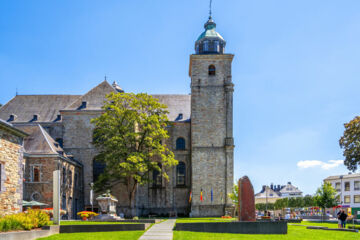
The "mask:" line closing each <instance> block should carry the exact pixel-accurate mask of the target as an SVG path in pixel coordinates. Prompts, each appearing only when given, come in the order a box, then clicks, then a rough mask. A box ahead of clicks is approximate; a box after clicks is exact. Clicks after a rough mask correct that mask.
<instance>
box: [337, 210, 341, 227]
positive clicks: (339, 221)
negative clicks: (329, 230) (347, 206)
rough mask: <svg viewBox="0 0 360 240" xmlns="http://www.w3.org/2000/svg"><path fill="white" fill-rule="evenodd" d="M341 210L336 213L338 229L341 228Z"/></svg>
mask: <svg viewBox="0 0 360 240" xmlns="http://www.w3.org/2000/svg"><path fill="white" fill-rule="evenodd" d="M341 211H342V210H341V209H340V210H339V211H338V213H337V219H338V228H341V220H340V214H341Z"/></svg>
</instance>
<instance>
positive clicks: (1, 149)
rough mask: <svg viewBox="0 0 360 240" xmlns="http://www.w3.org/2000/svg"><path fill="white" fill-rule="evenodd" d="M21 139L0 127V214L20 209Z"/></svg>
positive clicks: (21, 192) (21, 176)
mask: <svg viewBox="0 0 360 240" xmlns="http://www.w3.org/2000/svg"><path fill="white" fill-rule="evenodd" d="M22 144H23V143H22V139H21V138H20V137H16V136H14V135H13V134H11V133H9V132H7V131H5V130H1V129H0V163H1V169H0V170H1V189H0V215H6V214H12V213H17V212H21V211H22V208H21V207H22V199H23V185H22V179H23V147H22Z"/></svg>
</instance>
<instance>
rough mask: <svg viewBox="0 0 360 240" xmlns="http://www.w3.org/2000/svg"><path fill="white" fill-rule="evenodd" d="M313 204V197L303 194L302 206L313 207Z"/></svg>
mask: <svg viewBox="0 0 360 240" xmlns="http://www.w3.org/2000/svg"><path fill="white" fill-rule="evenodd" d="M313 206H315V202H314V198H313V197H312V196H311V195H305V197H304V207H313Z"/></svg>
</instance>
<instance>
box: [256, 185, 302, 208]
mask: <svg viewBox="0 0 360 240" xmlns="http://www.w3.org/2000/svg"><path fill="white" fill-rule="evenodd" d="M293 197H302V191H300V190H299V189H298V188H297V187H295V186H294V185H292V184H291V182H288V183H287V184H286V185H281V186H280V185H274V184H271V185H270V186H266V185H264V186H263V187H262V189H261V191H260V192H259V193H257V194H255V203H275V202H276V200H278V199H281V198H293Z"/></svg>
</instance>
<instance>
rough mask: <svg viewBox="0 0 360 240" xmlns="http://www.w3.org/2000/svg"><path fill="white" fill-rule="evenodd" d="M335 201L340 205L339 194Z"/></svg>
mask: <svg viewBox="0 0 360 240" xmlns="http://www.w3.org/2000/svg"><path fill="white" fill-rule="evenodd" d="M336 201H337V202H338V203H340V202H341V199H340V194H339V195H337V196H336Z"/></svg>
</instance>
